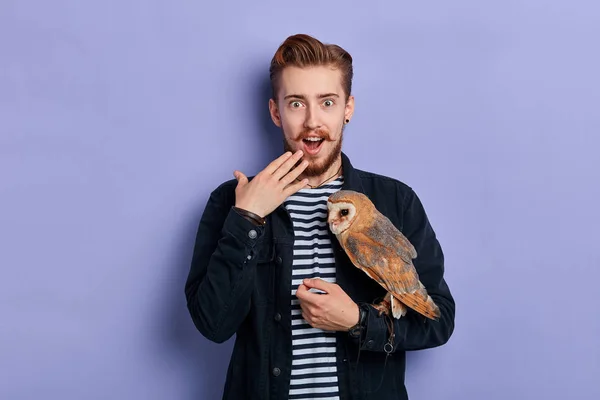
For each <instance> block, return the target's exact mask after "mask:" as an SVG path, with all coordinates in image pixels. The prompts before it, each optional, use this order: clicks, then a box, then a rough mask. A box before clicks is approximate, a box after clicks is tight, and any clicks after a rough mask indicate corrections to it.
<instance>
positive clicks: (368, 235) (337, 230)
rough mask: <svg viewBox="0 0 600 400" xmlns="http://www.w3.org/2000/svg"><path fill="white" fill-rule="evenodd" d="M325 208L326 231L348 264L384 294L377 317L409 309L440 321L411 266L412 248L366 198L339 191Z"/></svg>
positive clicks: (432, 303) (401, 313)
mask: <svg viewBox="0 0 600 400" xmlns="http://www.w3.org/2000/svg"><path fill="white" fill-rule="evenodd" d="M327 208H328V216H327V222H328V224H329V228H330V230H331V232H332V233H333V234H334V235H335V236H336V238H337V239H338V241H339V243H340V245H341V246H342V248H343V249H344V251H345V252H346V254H347V255H348V258H349V259H350V261H352V263H353V264H354V265H355V266H356V267H357V268H359V269H360V270H362V271H363V272H364V273H365V274H366V275H367V276H368V277H370V278H371V279H373V280H375V281H376V282H377V283H379V285H381V286H382V287H383V288H384V289H386V290H387V295H386V296H385V298H384V299H383V301H382V302H381V303H379V304H376V305H374V307H375V308H377V309H378V310H379V311H380V314H383V313H385V314H387V315H393V317H394V318H400V317H402V316H404V315H406V312H407V307H409V308H411V309H413V310H415V311H416V312H418V313H420V314H422V315H423V316H425V317H427V318H429V319H433V320H435V319H438V318H439V317H440V310H439V308H438V306H437V305H436V304H435V303H434V301H433V299H432V298H431V297H430V296H429V294H428V293H427V290H426V289H425V286H424V285H423V284H422V283H421V281H420V280H419V275H418V273H417V271H416V269H415V267H414V265H413V262H412V260H413V259H415V258H416V257H417V252H416V250H415V248H414V247H413V245H412V244H411V243H410V241H409V240H408V239H407V238H406V237H405V236H404V235H403V234H402V233H401V232H400V231H399V230H398V229H397V228H396V227H395V226H394V225H393V224H392V222H391V221H390V220H389V219H388V218H387V217H386V216H385V215H383V214H382V213H381V212H379V211H378V210H377V209H376V208H375V206H374V204H373V203H372V202H371V200H370V199H369V198H368V197H367V196H365V195H364V194H362V193H358V192H355V191H350V190H340V191H338V192H336V193H334V194H332V195H331V196H330V197H329V199H328V201H327Z"/></svg>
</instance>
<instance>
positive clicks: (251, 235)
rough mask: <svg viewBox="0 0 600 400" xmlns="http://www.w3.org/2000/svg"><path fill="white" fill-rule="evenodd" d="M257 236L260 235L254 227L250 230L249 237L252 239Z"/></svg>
mask: <svg viewBox="0 0 600 400" xmlns="http://www.w3.org/2000/svg"><path fill="white" fill-rule="evenodd" d="M256 236H258V235H257V234H256V231H255V230H254V229H252V230H251V231H250V232H248V237H249V238H250V239H256Z"/></svg>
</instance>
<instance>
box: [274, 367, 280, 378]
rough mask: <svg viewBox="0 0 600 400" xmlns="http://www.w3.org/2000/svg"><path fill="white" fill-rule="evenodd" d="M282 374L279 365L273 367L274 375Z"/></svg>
mask: <svg viewBox="0 0 600 400" xmlns="http://www.w3.org/2000/svg"><path fill="white" fill-rule="evenodd" d="M280 374H281V370H280V369H279V368H277V367H275V368H273V376H279V375H280Z"/></svg>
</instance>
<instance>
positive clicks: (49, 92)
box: [0, 0, 600, 400]
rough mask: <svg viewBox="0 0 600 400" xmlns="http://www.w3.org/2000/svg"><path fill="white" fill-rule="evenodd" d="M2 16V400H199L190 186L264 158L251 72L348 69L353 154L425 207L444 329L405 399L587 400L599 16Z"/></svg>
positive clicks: (459, 4)
mask: <svg viewBox="0 0 600 400" xmlns="http://www.w3.org/2000/svg"><path fill="white" fill-rule="evenodd" d="M367 3H368V2H361V3H360V5H356V6H354V5H352V6H351V5H350V3H348V2H347V1H330V2H283V1H261V2H246V1H229V2H224V1H220V2H218V1H214V2H210V3H207V2H202V1H181V0H179V1H177V0H171V1H166V0H164V1H159V0H151V1H148V0H147V1H141V0H138V1H133V0H119V1H116V0H104V1H79V0H71V1H69V0H55V1H51V2H49V1H27V0H12V1H10V0H3V1H2V2H1V3H0V130H1V131H0V199H1V208H0V243H1V251H0V267H1V279H0V296H1V299H0V300H1V301H0V334H1V335H0V337H1V341H0V372H1V373H0V398H2V399H10V400H12V399H34V398H52V399H86V400H92V399H98V400H105V399H149V400H150V399H152V400H155V399H168V400H171V399H186V400H192V399H217V398H220V397H219V396H220V393H221V389H222V384H223V380H224V375H225V370H226V366H227V362H228V359H229V355H230V352H231V344H232V342H231V341H229V342H227V343H226V344H223V345H215V344H212V343H210V342H208V341H206V340H205V339H204V338H203V337H202V336H201V335H200V334H199V333H197V332H196V331H195V329H194V327H193V325H192V323H191V321H190V319H189V317H188V315H187V310H186V308H185V300H184V294H183V285H184V280H185V277H186V274H187V271H188V268H189V261H190V257H191V252H192V246H193V241H194V236H195V230H196V227H197V223H198V220H199V218H200V215H201V213H202V210H203V208H204V205H205V202H206V200H207V198H208V194H209V193H210V191H211V190H212V189H214V188H215V187H216V186H217V185H218V184H219V183H221V182H222V181H224V180H226V179H229V178H231V177H232V172H233V170H234V169H236V168H239V169H241V170H242V171H244V172H245V173H247V174H253V173H256V172H257V171H259V170H260V169H261V168H262V167H263V166H264V165H265V164H266V163H268V162H269V161H270V160H271V159H272V158H274V157H275V156H276V155H278V154H279V153H280V149H281V140H280V134H279V132H278V131H277V130H276V129H275V128H274V127H273V125H272V123H271V121H270V120H269V118H268V112H267V98H268V93H269V86H268V81H267V77H268V72H267V69H268V63H269V61H270V57H271V56H272V54H273V52H274V51H275V50H276V48H277V46H278V45H279V44H280V42H281V41H282V40H283V39H284V38H285V37H286V36H288V35H290V34H293V33H298V32H306V33H310V34H314V35H316V36H317V37H319V38H320V39H322V40H323V41H326V42H336V43H339V44H341V45H342V46H344V47H346V48H347V50H349V51H350V53H351V54H352V55H353V56H354V58H355V72H356V78H355V81H354V94H355V96H356V107H357V108H356V113H355V117H354V119H353V121H352V123H351V125H349V127H348V129H347V131H346V132H347V134H346V137H345V147H344V149H345V151H346V152H347V154H348V155H349V156H350V157H351V159H352V161H353V163H354V164H355V165H356V166H357V167H359V168H363V169H367V170H371V171H374V172H378V173H382V174H387V175H392V176H394V177H397V178H399V179H401V180H403V181H404V182H406V183H408V184H409V185H411V186H412V187H413V188H415V190H416V191H417V193H418V194H419V195H420V197H421V198H422V200H423V202H424V204H425V207H426V210H427V212H428V214H429V216H430V218H431V221H432V223H433V225H434V228H435V229H436V232H437V233H438V235H439V238H440V240H441V242H442V245H443V248H444V250H445V253H446V257H447V279H448V282H449V284H450V285H451V288H452V290H453V293H454V295H455V296H456V301H457V315H456V331H455V334H454V336H453V337H452V339H451V340H450V342H449V343H448V344H447V345H446V346H444V347H441V348H438V349H434V350H430V351H422V352H417V353H412V354H410V356H409V360H408V362H409V365H408V371H407V386H408V389H409V393H410V395H411V400H418V399H452V400H465V399H472V400H481V399H485V400H495V399H498V400H505V399H519V400H521V399H556V400H558V399H560V400H564V399H577V400H592V399H599V398H600V383H599V382H597V381H596V380H597V379H599V378H600V345H599V344H598V341H599V340H600V317H599V306H600V300H599V293H600V291H599V289H598V285H599V282H600V255H599V253H598V251H597V249H598V247H599V241H600V235H599V234H598V225H599V224H600V211H599V210H598V205H599V204H600V195H599V194H600V193H599V189H598V186H599V183H600V161H599V160H600V156H598V154H597V153H598V149H599V147H600V139H599V137H598V135H599V132H600V111H599V110H600V79H599V77H598V75H599V73H600V72H599V71H600V45H599V40H600V5H598V2H596V1H593V0H590V1H574V0H570V1H567V0H565V1H558V0H537V1H534V0H513V1H509V0H504V1H494V2H483V1H476V0H468V1H467V0H455V1H438V0H436V1H426V2H414V1H411V2H408V1H403V2H395V1H387V2H381V1H373V2H370V4H369V5H367Z"/></svg>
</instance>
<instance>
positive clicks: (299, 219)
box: [284, 177, 343, 400]
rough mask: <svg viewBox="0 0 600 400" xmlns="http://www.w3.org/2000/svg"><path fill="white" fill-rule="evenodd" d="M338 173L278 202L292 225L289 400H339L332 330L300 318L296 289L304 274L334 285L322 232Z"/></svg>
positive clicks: (332, 263)
mask: <svg viewBox="0 0 600 400" xmlns="http://www.w3.org/2000/svg"><path fill="white" fill-rule="evenodd" d="M342 183H343V178H342V177H340V178H338V179H336V180H335V181H332V182H330V183H328V184H326V185H323V186H320V187H318V188H316V189H311V188H306V189H302V190H300V191H298V192H296V193H295V194H294V195H292V196H290V197H288V198H287V199H286V201H285V203H284V205H285V207H286V208H287V210H288V211H289V213H290V216H291V218H292V222H293V225H294V235H295V240H294V259H293V264H292V265H293V266H292V376H291V382H290V393H289V400H300V399H320V400H339V389H338V378H337V369H336V356H335V354H336V353H335V349H336V341H335V333H334V332H325V331H323V330H321V329H315V328H312V327H311V326H310V325H309V324H308V322H306V321H305V320H304V318H302V310H301V308H300V305H299V302H298V299H297V298H296V289H297V288H298V286H299V285H300V284H301V283H302V280H303V279H304V278H321V279H323V280H326V281H328V282H332V283H335V281H336V277H335V260H334V258H333V250H332V247H331V240H330V239H329V235H328V231H327V198H328V197H329V196H330V195H331V194H332V193H334V192H337V191H338V190H340V189H341V187H342Z"/></svg>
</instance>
